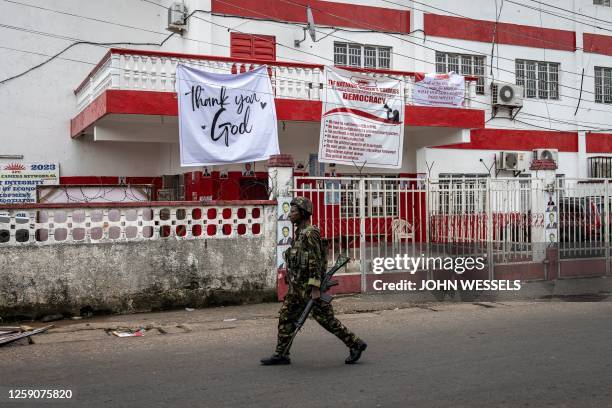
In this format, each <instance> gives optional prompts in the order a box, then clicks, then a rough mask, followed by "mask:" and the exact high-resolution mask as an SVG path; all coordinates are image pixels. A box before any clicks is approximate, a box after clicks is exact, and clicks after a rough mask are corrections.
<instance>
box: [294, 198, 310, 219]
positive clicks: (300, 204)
mask: <svg viewBox="0 0 612 408" xmlns="http://www.w3.org/2000/svg"><path fill="white" fill-rule="evenodd" d="M291 205H295V206H296V207H297V208H299V209H300V210H303V211H305V212H307V213H308V214H309V215H312V201H310V200H309V199H308V198H306V197H295V198H294V199H293V200H291Z"/></svg>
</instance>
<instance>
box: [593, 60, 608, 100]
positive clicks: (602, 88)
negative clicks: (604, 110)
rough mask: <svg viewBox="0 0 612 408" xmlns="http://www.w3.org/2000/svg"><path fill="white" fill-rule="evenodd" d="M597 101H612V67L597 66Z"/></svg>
mask: <svg viewBox="0 0 612 408" xmlns="http://www.w3.org/2000/svg"><path fill="white" fill-rule="evenodd" d="M595 102H597V103H612V68H603V67H595Z"/></svg>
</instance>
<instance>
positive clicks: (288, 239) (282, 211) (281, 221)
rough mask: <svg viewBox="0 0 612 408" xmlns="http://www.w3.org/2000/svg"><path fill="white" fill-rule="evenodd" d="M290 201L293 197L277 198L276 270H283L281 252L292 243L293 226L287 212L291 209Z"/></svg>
mask: <svg viewBox="0 0 612 408" xmlns="http://www.w3.org/2000/svg"><path fill="white" fill-rule="evenodd" d="M292 199H293V197H278V198H277V203H278V204H277V209H276V217H277V218H276V219H277V224H276V225H277V227H276V228H277V232H276V240H277V246H276V260H277V261H276V266H277V267H278V269H284V268H285V265H284V263H285V261H284V258H283V252H285V251H286V250H287V249H288V248H289V247H290V246H291V244H292V243H293V225H292V224H291V221H290V220H289V210H290V208H291V200H292Z"/></svg>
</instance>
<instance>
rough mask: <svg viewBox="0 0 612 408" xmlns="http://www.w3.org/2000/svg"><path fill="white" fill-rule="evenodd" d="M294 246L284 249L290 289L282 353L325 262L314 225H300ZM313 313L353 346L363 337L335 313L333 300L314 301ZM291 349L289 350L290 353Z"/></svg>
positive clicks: (282, 316)
mask: <svg viewBox="0 0 612 408" xmlns="http://www.w3.org/2000/svg"><path fill="white" fill-rule="evenodd" d="M295 235H296V236H295V239H294V240H293V244H292V245H291V248H289V249H287V250H286V251H285V253H284V257H285V264H286V265H287V280H288V284H289V291H288V293H287V295H286V296H285V301H284V302H283V306H282V307H281V310H280V312H279V319H278V342H277V345H276V353H278V354H283V352H284V350H285V348H286V347H287V344H289V341H290V339H291V334H292V333H293V330H294V324H295V322H297V320H298V319H299V317H300V315H301V313H302V311H303V310H304V308H305V307H306V303H308V300H309V299H310V286H316V287H319V286H320V284H321V278H322V273H323V269H324V267H325V265H322V257H323V256H322V254H321V234H320V232H319V229H318V228H317V227H315V226H311V225H309V226H307V227H305V228H303V229H298V230H297V231H296V234H295ZM312 317H314V319H315V320H316V321H317V322H318V323H319V324H320V325H321V326H323V328H324V329H325V330H327V331H328V332H330V333H332V334H334V335H335V336H336V337H338V338H339V339H340V340H342V342H343V343H344V344H346V346H347V347H349V348H353V347H356V346H358V345H359V344H360V342H361V340H360V339H359V338H358V337H357V336H356V335H355V334H354V333H352V332H351V331H350V330H349V329H347V328H346V326H344V325H343V324H342V323H340V321H339V320H338V319H336V318H335V317H334V309H333V307H332V305H331V304H329V303H325V302H323V301H322V300H321V299H317V300H316V301H315V305H314V307H313V309H312ZM288 354H289V353H288V352H287V355H288Z"/></svg>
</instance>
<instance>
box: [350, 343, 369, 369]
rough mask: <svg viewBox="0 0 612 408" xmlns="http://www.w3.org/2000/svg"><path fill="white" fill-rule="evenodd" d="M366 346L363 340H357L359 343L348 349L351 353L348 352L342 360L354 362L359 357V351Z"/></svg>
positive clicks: (363, 349) (362, 350)
mask: <svg viewBox="0 0 612 408" xmlns="http://www.w3.org/2000/svg"><path fill="white" fill-rule="evenodd" d="M366 348H368V345H367V344H366V343H365V342H364V341H362V340H359V343H357V344H356V345H355V347H352V348H351V349H350V353H351V354H349V356H348V357H347V358H346V360H344V362H345V363H346V364H355V363H356V362H357V360H359V358H360V357H361V353H363V352H364V351H365V349H366Z"/></svg>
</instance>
